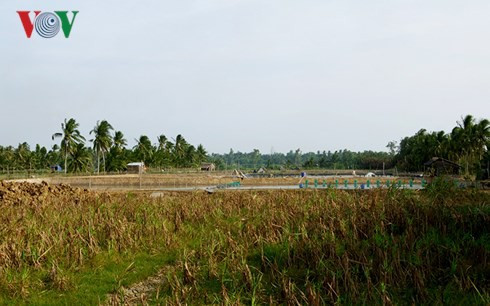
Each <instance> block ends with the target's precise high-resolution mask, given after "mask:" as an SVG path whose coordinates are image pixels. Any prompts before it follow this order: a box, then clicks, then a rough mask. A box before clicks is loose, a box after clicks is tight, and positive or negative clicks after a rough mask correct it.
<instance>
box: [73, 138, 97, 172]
mask: <svg viewBox="0 0 490 306" xmlns="http://www.w3.org/2000/svg"><path fill="white" fill-rule="evenodd" d="M91 162H92V156H91V153H90V151H89V150H88V149H87V148H86V147H85V145H84V144H83V143H77V144H76V145H75V146H74V147H73V149H72V151H71V158H70V163H69V168H70V171H72V172H76V173H78V172H87V171H88V170H89V169H90V168H91Z"/></svg>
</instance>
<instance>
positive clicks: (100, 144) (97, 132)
mask: <svg viewBox="0 0 490 306" xmlns="http://www.w3.org/2000/svg"><path fill="white" fill-rule="evenodd" d="M111 130H113V128H112V125H110V123H109V122H107V121H106V120H102V121H97V124H96V125H95V127H94V128H93V130H91V131H90V134H92V133H93V134H94V136H95V138H94V139H91V140H90V141H91V142H93V143H94V151H95V158H96V159H97V173H100V155H101V154H102V161H103V164H104V172H105V169H106V167H105V154H106V153H107V152H108V151H109V149H110V148H111V145H112V136H111Z"/></svg>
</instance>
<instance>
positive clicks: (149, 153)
mask: <svg viewBox="0 0 490 306" xmlns="http://www.w3.org/2000/svg"><path fill="white" fill-rule="evenodd" d="M90 136H91V139H90V140H89V141H88V142H87V141H86V139H85V137H84V136H83V135H81V133H80V131H79V124H78V123H77V122H76V121H75V119H73V118H72V119H69V120H65V121H64V122H63V123H62V124H61V130H60V131H59V132H57V133H54V134H53V135H52V139H53V140H59V141H60V143H59V145H58V144H55V145H54V146H53V147H52V148H51V149H50V150H48V149H46V148H45V147H41V146H40V145H36V146H35V149H33V150H31V149H30V147H29V145H28V144H27V143H25V142H24V143H21V144H19V145H18V146H17V147H16V148H14V147H11V146H10V147H2V146H0V169H3V170H7V169H17V170H21V169H24V170H25V169H46V168H48V169H49V167H50V166H52V165H57V164H60V165H63V167H62V168H63V171H65V172H89V171H95V172H97V173H98V172H101V171H102V172H118V171H124V170H125V169H126V165H127V163H128V162H131V161H143V162H144V163H145V165H147V166H149V167H151V168H159V169H166V168H196V167H199V165H200V164H201V163H202V162H204V161H210V162H214V163H215V164H216V166H217V168H218V169H220V170H223V169H234V168H237V169H249V170H251V169H258V168H261V167H265V168H268V169H315V168H321V169H366V170H381V169H383V168H386V169H390V168H394V167H396V168H397V169H398V170H400V171H407V172H422V171H424V163H425V162H427V161H429V160H430V159H431V158H432V157H442V158H445V159H448V160H450V161H453V162H456V163H458V164H460V165H461V166H462V167H463V172H464V174H473V175H477V176H478V177H488V176H489V173H490V152H489V151H488V148H490V122H489V120H487V119H480V120H477V119H476V118H474V117H473V116H471V115H467V116H465V117H463V118H462V119H461V120H460V121H457V122H456V126H455V127H454V128H453V129H452V130H451V131H450V132H449V133H446V132H444V131H436V132H428V131H427V130H425V129H421V130H420V131H418V132H417V133H416V134H415V135H413V136H408V137H404V138H402V139H401V140H400V142H399V143H398V142H396V141H391V142H389V143H388V145H387V146H386V147H387V148H388V152H376V151H364V152H353V151H349V150H338V151H333V152H332V151H321V152H320V151H317V152H307V153H303V152H301V150H300V149H296V150H294V151H293V150H291V151H289V152H288V153H286V154H284V153H271V154H262V153H261V152H260V151H259V150H257V149H255V150H253V151H252V152H248V153H242V152H235V151H234V150H233V149H230V151H229V152H228V153H225V154H216V153H213V154H211V155H208V153H207V152H206V150H205V149H204V147H203V146H202V145H198V146H197V147H195V146H193V145H191V144H189V143H188V142H187V141H186V140H185V139H184V137H183V136H182V135H177V137H176V138H175V139H173V142H172V141H170V140H169V139H168V138H167V137H166V136H165V135H161V136H159V137H158V138H157V139H156V143H152V141H151V140H150V138H148V136H145V135H142V136H140V137H139V139H136V140H135V141H136V145H135V146H134V147H133V148H128V147H127V140H126V139H125V137H124V134H123V133H122V132H121V131H115V130H114V128H113V127H112V125H111V124H110V123H109V122H107V121H106V120H102V121H99V122H97V123H96V125H95V126H94V128H93V129H92V130H91V131H90ZM87 144H89V146H87Z"/></svg>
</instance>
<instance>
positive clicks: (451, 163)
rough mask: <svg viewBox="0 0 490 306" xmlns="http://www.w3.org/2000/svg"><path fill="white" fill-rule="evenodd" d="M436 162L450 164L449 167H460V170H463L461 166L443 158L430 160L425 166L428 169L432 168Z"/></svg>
mask: <svg viewBox="0 0 490 306" xmlns="http://www.w3.org/2000/svg"><path fill="white" fill-rule="evenodd" d="M435 162H442V163H444V164H448V165H451V166H453V167H458V168H462V167H461V166H460V165H459V164H457V163H455V162H452V161H450V160H447V159H445V158H442V157H432V158H431V160H429V161H428V162H426V163H425V164H424V166H426V167H430V166H432V164H434V163H435Z"/></svg>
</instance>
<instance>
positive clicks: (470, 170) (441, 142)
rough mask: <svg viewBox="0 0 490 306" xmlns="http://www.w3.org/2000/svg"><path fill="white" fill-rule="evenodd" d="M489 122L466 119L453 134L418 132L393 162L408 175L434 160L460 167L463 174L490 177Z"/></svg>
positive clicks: (399, 148)
mask: <svg viewBox="0 0 490 306" xmlns="http://www.w3.org/2000/svg"><path fill="white" fill-rule="evenodd" d="M489 148H490V121H489V120H488V119H480V120H477V119H476V118H474V117H473V116H472V115H467V116H465V117H463V118H462V119H461V121H458V122H456V126H455V127H454V128H453V129H452V130H451V132H449V133H446V132H444V131H435V132H428V131H427V130H425V129H421V130H419V131H418V132H417V133H416V134H415V135H413V136H410V137H405V138H403V139H402V140H401V141H400V144H399V145H398V146H397V154H396V155H395V160H394V162H395V163H396V164H397V165H398V166H399V167H400V168H402V169H404V170H406V171H423V170H424V169H423V165H424V162H426V161H428V160H429V159H431V158H432V157H434V156H437V157H442V158H445V159H447V160H450V161H453V162H455V163H458V164H459V165H461V166H462V167H463V172H464V174H474V175H477V176H479V177H488V176H489V172H490V153H489V151H488V149H489Z"/></svg>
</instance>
